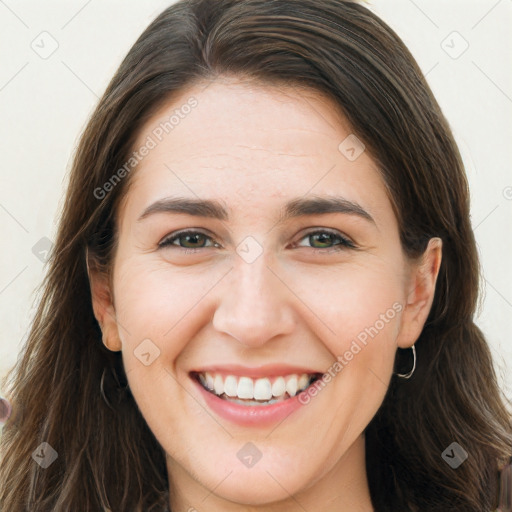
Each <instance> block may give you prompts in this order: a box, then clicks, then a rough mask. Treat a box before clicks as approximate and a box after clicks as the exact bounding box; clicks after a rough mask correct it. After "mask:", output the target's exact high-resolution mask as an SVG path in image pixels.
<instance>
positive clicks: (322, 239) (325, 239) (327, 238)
mask: <svg viewBox="0 0 512 512" xmlns="http://www.w3.org/2000/svg"><path fill="white" fill-rule="evenodd" d="M314 238H317V240H316V241H317V242H319V243H320V244H329V242H332V235H331V234H328V233H320V234H317V235H312V236H311V239H314Z"/></svg>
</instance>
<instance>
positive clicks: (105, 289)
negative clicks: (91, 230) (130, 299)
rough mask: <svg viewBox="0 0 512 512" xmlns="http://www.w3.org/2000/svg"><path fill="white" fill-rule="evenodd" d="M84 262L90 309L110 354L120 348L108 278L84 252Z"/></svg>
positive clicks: (87, 252)
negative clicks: (90, 299) (87, 277)
mask: <svg viewBox="0 0 512 512" xmlns="http://www.w3.org/2000/svg"><path fill="white" fill-rule="evenodd" d="M85 261H86V264H87V274H88V276H89V284H90V287H91V297H92V309H93V312H94V316H95V317H96V320H97V321H98V323H99V324H100V327H101V331H102V333H103V344H104V345H105V346H106V347H107V348H108V349H109V350H111V351H112V352H118V351H120V350H121V348H122V343H121V340H120V338H119V330H118V328H117V320H116V312H115V309H114V304H113V300H112V293H111V289H110V283H109V279H108V276H107V275H106V274H105V273H104V272H101V271H100V270H99V269H98V266H97V265H96V264H94V262H93V260H92V259H91V258H90V256H89V251H88V250H87V251H86V255H85Z"/></svg>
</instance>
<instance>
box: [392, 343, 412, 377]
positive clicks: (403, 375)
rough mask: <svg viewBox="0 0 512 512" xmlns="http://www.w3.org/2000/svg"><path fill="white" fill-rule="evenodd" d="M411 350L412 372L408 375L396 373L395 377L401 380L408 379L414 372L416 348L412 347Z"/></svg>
mask: <svg viewBox="0 0 512 512" xmlns="http://www.w3.org/2000/svg"><path fill="white" fill-rule="evenodd" d="M411 349H412V356H413V362H412V370H411V371H410V372H409V373H397V374H396V376H397V377H400V378H402V379H410V378H411V376H412V374H413V373H414V370H416V347H415V346H414V345H413V346H412V347H411Z"/></svg>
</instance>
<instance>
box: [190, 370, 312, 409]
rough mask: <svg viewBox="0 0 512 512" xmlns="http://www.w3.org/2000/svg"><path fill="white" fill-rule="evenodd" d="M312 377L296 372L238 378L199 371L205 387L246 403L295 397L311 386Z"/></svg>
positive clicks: (218, 394)
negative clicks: (286, 374)
mask: <svg viewBox="0 0 512 512" xmlns="http://www.w3.org/2000/svg"><path fill="white" fill-rule="evenodd" d="M311 377H312V375H310V374H307V373H303V374H302V375H296V374H294V375H288V376H285V377H277V378H268V377H262V378H259V379H251V378H249V377H238V378H237V377H235V376H234V375H227V376H226V377H223V376H222V374H220V373H209V372H204V373H199V381H200V382H201V384H202V385H203V387H205V388H206V389H208V390H210V391H212V392H214V393H215V394H216V395H217V396H222V395H225V396H227V397H229V398H231V399H240V400H245V402H239V403H243V404H246V405H252V404H254V403H255V402H251V403H250V402H249V401H250V400H253V399H254V400H264V401H266V402H267V403H274V402H275V401H280V400H285V399H286V398H290V397H293V396H295V395H296V394H297V393H298V392H300V391H302V390H304V389H306V388H307V387H308V386H309V384H310V382H311ZM272 381H273V382H272ZM274 399H277V400H274ZM234 401H236V400H234ZM269 401H270V402H269Z"/></svg>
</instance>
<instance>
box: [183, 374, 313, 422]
mask: <svg viewBox="0 0 512 512" xmlns="http://www.w3.org/2000/svg"><path fill="white" fill-rule="evenodd" d="M191 379H192V381H193V382H194V383H195V385H196V386H197V387H198V388H199V391H200V392H201V393H202V396H203V397H204V399H205V401H206V403H207V404H208V406H209V407H210V409H212V411H213V412H215V413H216V414H218V415H219V416H220V417H221V418H224V419H226V420H228V421H231V422H233V423H237V424H238V425H244V426H266V425H272V424H275V423H277V422H280V421H282V420H284V419H285V418H286V417H288V416H289V415H290V414H292V413H293V412H294V411H296V410H297V409H300V408H301V407H303V405H302V404H301V403H300V402H299V394H297V395H295V396H294V397H292V398H288V399H286V400H283V401H282V402H276V403H275V404H271V405H240V404H236V403H233V402H229V401H228V400H223V399H222V398H219V397H218V396H217V395H214V394H213V393H210V392H209V391H206V389H204V388H203V386H202V385H201V384H200V383H199V382H198V381H197V380H196V379H194V378H193V377H191Z"/></svg>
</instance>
